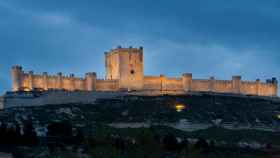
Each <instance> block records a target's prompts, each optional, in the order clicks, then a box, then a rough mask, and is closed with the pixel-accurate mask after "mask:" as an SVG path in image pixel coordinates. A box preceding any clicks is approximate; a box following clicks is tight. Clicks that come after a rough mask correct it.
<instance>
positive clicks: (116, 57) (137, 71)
mask: <svg viewBox="0 0 280 158" xmlns="http://www.w3.org/2000/svg"><path fill="white" fill-rule="evenodd" d="M105 63H106V64H105V66H106V79H107V80H110V79H115V80H119V88H120V89H128V90H141V89H143V76H144V75H143V48H142V47H140V48H132V47H130V48H121V47H118V48H116V49H113V50H111V51H110V52H108V53H105Z"/></svg>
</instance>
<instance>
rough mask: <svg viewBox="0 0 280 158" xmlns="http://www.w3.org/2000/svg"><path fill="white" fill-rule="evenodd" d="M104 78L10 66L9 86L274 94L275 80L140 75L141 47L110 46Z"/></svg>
mask: <svg viewBox="0 0 280 158" xmlns="http://www.w3.org/2000/svg"><path fill="white" fill-rule="evenodd" d="M105 63H106V64H105V65H106V78H105V79H98V78H97V76H96V73H94V72H89V73H86V74H85V77H84V78H78V77H75V76H74V74H70V76H64V75H62V73H58V74H57V75H48V74H47V73H46V72H44V73H43V74H40V75H39V74H34V73H33V72H32V71H30V72H28V73H26V72H24V71H23V69H22V67H21V66H13V67H12V90H13V91H14V92H17V91H33V90H38V91H48V90H54V89H55V90H66V91H164V92H167V93H168V92H174V91H180V92H216V93H233V94H244V95H257V96H277V80H276V78H272V79H269V80H267V81H266V82H265V83H264V82H261V81H260V80H259V79H257V80H256V81H242V80H241V76H233V77H232V80H215V78H214V77H210V78H209V79H193V78H192V74H191V73H184V74H182V76H181V77H178V78H168V77H166V76H164V75H160V76H144V73H143V48H142V47H140V48H132V47H130V48H122V47H118V48H116V49H112V50H111V51H110V52H105Z"/></svg>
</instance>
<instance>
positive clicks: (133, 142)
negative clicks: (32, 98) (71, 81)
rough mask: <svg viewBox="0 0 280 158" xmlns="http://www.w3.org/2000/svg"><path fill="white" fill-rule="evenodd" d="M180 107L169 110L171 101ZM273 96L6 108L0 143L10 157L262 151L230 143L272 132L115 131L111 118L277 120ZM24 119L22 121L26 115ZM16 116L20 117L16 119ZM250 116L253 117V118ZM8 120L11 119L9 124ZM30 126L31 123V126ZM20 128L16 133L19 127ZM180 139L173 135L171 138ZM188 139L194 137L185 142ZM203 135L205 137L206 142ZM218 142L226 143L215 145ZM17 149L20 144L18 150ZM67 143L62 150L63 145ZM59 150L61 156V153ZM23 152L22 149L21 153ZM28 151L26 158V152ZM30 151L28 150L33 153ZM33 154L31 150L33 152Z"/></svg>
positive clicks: (271, 141)
mask: <svg viewBox="0 0 280 158" xmlns="http://www.w3.org/2000/svg"><path fill="white" fill-rule="evenodd" d="M178 103H180V104H183V105H185V106H186V108H185V109H184V110H183V111H181V112H177V111H176V110H175V105H176V104H178ZM279 112H280V103H279V102H278V101H274V100H269V99H263V98H253V97H237V96H219V95H209V94H201V95H200V96H199V95H190V96H159V97H147V96H146V97H144V96H141V97H140V96H127V97H124V98H117V99H107V100H98V101H97V102H96V103H95V104H91V105H81V104H68V105H48V106H44V107H29V108H13V109H8V110H6V111H3V112H1V113H0V120H1V122H2V124H1V126H0V146H1V149H3V150H6V151H13V152H14V153H16V156H17V157H20V156H23V155H24V156H25V157H28V155H29V154H31V153H33V154H35V155H36V153H37V152H38V153H45V157H51V156H54V155H62V156H60V157H63V155H64V157H67V158H70V157H71V156H69V155H74V156H73V157H78V155H77V153H79V154H87V155H90V156H91V157H100V158H102V157H104V158H107V157H108V158H109V157H133V158H137V157H139V158H140V157H153V158H156V157H194V158H196V157H215V158H216V157H228V158H231V157H241V158H242V157H246V158H247V157H267V156H269V155H267V151H263V150H258V151H257V150H253V149H250V148H249V147H248V148H242V149H241V148H238V147H237V146H236V144H237V143H238V142H240V141H244V142H253V141H257V142H259V143H262V144H265V145H266V147H267V148H268V149H269V148H272V149H273V148H274V147H277V146H279V145H280V134H279V133H277V132H265V131H256V130H234V131H233V130H227V129H223V128H220V127H218V126H217V127H212V128H210V129H206V130H199V131H195V132H183V131H180V130H175V129H173V128H169V127H165V126H152V127H151V128H139V129H115V128H111V127H108V126H107V124H108V123H112V122H153V123H163V122H177V121H179V120H180V119H187V120H188V121H190V122H196V123H212V120H215V119H221V120H222V123H224V122H234V123H236V124H250V125H255V124H261V125H267V126H276V127H277V126H279V123H280V122H279V119H278V118H277V115H278V114H279ZM26 118H28V119H26ZM18 120H20V123H19V122H18ZM256 120H257V121H256ZM8 123H10V124H13V126H10V125H9V124H8ZM35 124H36V125H35ZM20 126H21V127H22V128H21V129H22V132H20ZM36 126H45V127H47V129H48V132H47V133H46V137H37V136H36V133H35V127H36ZM178 138H180V141H178ZM189 138H195V139H198V141H197V142H195V143H193V142H189ZM206 140H207V141H206ZM220 142H226V144H221V143H220ZM23 147H24V148H23ZM69 148H70V149H69ZM65 155H66V156H65ZM29 156H30V155H29ZM31 157H32V156H31ZM33 157H34V155H33ZM35 157H36V156H35Z"/></svg>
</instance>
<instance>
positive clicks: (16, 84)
mask: <svg viewBox="0 0 280 158" xmlns="http://www.w3.org/2000/svg"><path fill="white" fill-rule="evenodd" d="M11 75H12V90H13V91H14V92H16V91H19V90H20V88H21V75H22V67H21V66H18V65H15V66H13V67H12V71H11Z"/></svg>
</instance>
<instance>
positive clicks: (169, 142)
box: [163, 133, 178, 150]
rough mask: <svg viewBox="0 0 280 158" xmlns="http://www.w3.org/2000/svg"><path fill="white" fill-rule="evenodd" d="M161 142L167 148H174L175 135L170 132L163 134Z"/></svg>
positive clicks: (175, 143) (175, 146) (175, 142)
mask: <svg viewBox="0 0 280 158" xmlns="http://www.w3.org/2000/svg"><path fill="white" fill-rule="evenodd" d="M163 144H164V147H165V148H166V149H167V150H176V149H177V145H178V142H177V139H176V137H175V136H174V135H173V134H172V133H169V134H167V135H165V136H164V138H163Z"/></svg>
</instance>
